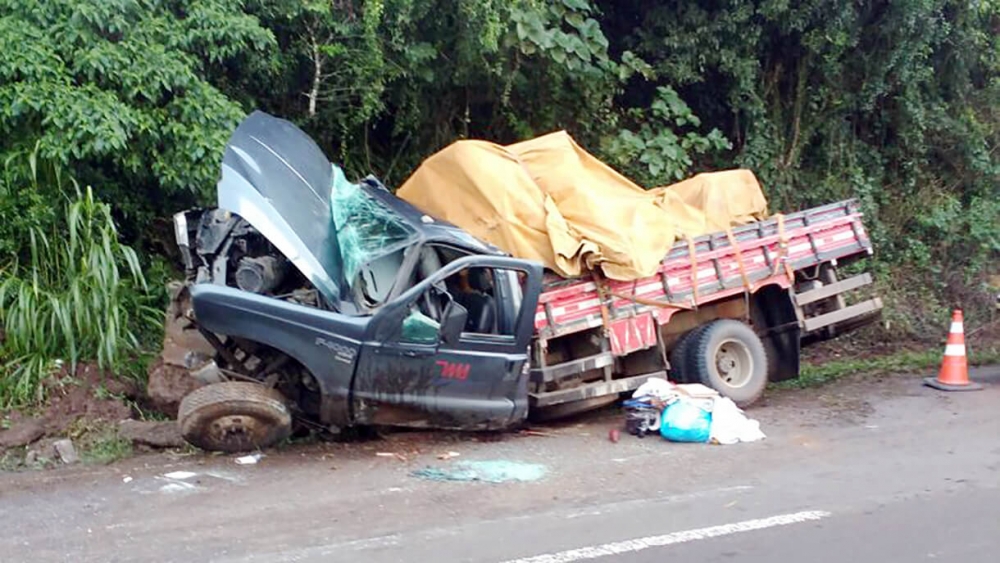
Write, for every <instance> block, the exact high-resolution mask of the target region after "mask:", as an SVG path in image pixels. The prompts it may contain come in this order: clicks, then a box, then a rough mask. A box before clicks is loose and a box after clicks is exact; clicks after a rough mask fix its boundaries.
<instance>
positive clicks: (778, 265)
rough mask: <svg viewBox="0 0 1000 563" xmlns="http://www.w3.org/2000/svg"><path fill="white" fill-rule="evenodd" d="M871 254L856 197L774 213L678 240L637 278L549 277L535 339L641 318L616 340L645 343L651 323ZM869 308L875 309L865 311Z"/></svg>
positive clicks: (783, 284) (624, 349) (623, 349)
mask: <svg viewBox="0 0 1000 563" xmlns="http://www.w3.org/2000/svg"><path fill="white" fill-rule="evenodd" d="M731 241H734V242H735V246H734V245H733V244H732V242H731ZM871 253H872V245H871V241H870V240H869V237H868V234H867V233H866V231H865V228H864V225H863V224H862V214H861V211H860V208H859V204H858V202H857V201H856V200H853V199H851V200H845V201H841V202H838V203H833V204H829V205H824V206H820V207H815V208H812V209H808V210H805V211H800V212H797V213H791V214H787V215H783V216H775V217H772V218H771V219H769V220H767V221H761V222H758V223H753V224H750V225H745V226H741V227H736V228H734V229H731V231H730V232H725V231H723V232H718V233H713V234H710V235H705V236H702V237H698V238H696V239H694V240H693V241H686V240H680V241H678V242H677V243H676V244H675V245H674V247H673V248H672V249H671V251H670V252H669V253H667V255H666V256H665V257H664V258H663V261H662V262H661V264H660V268H659V270H658V272H657V273H656V274H654V275H652V276H649V277H647V278H644V279H640V280H636V281H630V282H621V281H615V280H598V279H596V278H589V279H588V278H575V279H566V278H562V277H559V276H557V275H554V274H551V273H549V274H547V276H546V279H545V285H544V289H543V292H542V295H541V297H540V299H539V302H538V308H537V310H536V313H535V331H536V334H537V335H538V336H539V337H540V338H543V339H551V338H556V337H559V336H563V335H567V334H572V333H575V332H578V331H582V330H587V329H590V328H595V327H599V326H601V325H602V324H604V325H607V324H609V323H614V321H617V320H621V319H625V318H628V319H633V320H636V319H638V320H640V321H642V320H643V319H647V321H646V322H639V323H638V324H636V323H635V322H634V321H630V322H629V323H628V325H629V326H628V327H626V329H625V332H626V333H625V334H622V335H619V336H620V337H624V338H628V337H629V334H627V333H629V332H636V334H635V335H634V336H635V337H636V338H639V339H640V340H645V339H647V338H648V337H650V336H652V335H650V334H648V333H649V331H651V330H654V324H653V323H654V321H655V323H656V324H660V325H663V324H666V323H667V322H668V321H669V319H670V317H671V316H672V315H673V314H674V313H676V312H678V311H682V310H690V309H695V308H697V307H698V306H699V305H703V304H706V303H710V302H713V301H718V300H721V299H724V298H726V297H731V296H733V295H737V294H741V293H743V292H745V291H749V292H750V293H753V292H755V291H756V290H757V289H759V288H761V287H763V286H766V285H772V284H776V285H779V286H781V287H784V288H788V287H791V286H792V285H793V284H794V283H795V272H796V271H798V270H802V269H806V268H810V267H813V266H818V265H819V264H822V263H824V262H830V261H834V263H836V261H837V260H844V259H849V258H851V257H855V256H861V255H867V254H871ZM695 279H697V284H695ZM598 281H600V285H601V289H600V292H599V288H598ZM602 295H603V299H602ZM602 303H603V304H604V305H605V306H604V307H602ZM876 305H877V306H880V304H873V303H869V304H868V305H866V306H867V307H869V308H871V307H876ZM854 312H855V313H857V311H854ZM614 324H618V325H620V326H622V323H614ZM806 328H807V330H808V327H806ZM613 332H619V331H614V330H613ZM612 336H613V338H612V340H615V338H614V335H612ZM614 347H615V348H619V350H616V352H617V353H616V355H618V354H621V353H622V352H624V353H627V349H628V348H632V347H631V346H628V345H621V346H614Z"/></svg>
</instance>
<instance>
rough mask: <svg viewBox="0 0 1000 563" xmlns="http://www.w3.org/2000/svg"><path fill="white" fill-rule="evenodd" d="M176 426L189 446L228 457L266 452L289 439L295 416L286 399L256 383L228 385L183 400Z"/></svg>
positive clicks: (208, 387)
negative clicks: (241, 453)
mask: <svg viewBox="0 0 1000 563" xmlns="http://www.w3.org/2000/svg"><path fill="white" fill-rule="evenodd" d="M177 422H178V423H179V424H180V427H181V435H182V436H183V437H184V439H185V440H187V441H188V443H190V444H192V445H194V446H197V447H199V448H201V449H203V450H212V451H220V452H227V453H235V452H243V451H248V450H254V449H258V448H266V447H268V446H271V445H274V444H276V443H277V442H279V441H281V440H283V439H285V438H287V437H288V436H289V435H290V434H291V431H292V414H291V412H290V411H289V410H288V406H287V405H286V404H285V397H284V395H282V394H281V393H280V392H278V391H277V390H275V389H270V388H267V387H264V386H263V385H260V384H257V383H250V382H243V381H226V382H223V383H213V384H211V385H206V386H205V387H201V388H199V389H196V390H194V391H192V392H191V393H189V394H188V395H186V396H185V397H184V399H183V400H181V405H180V408H179V409H178V414H177Z"/></svg>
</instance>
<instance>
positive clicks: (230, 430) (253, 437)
mask: <svg viewBox="0 0 1000 563" xmlns="http://www.w3.org/2000/svg"><path fill="white" fill-rule="evenodd" d="M270 427H271V425H270V424H268V423H267V422H266V421H263V420H260V419H258V418H257V417H253V416H247V415H244V414H236V415H227V416H220V417H219V418H217V419H215V420H213V421H212V424H211V426H209V436H210V438H211V440H212V442H214V443H215V444H218V445H229V446H235V447H247V446H252V445H254V444H258V443H260V442H261V440H262V439H263V438H264V436H265V435H266V434H267V433H268V432H269V431H270Z"/></svg>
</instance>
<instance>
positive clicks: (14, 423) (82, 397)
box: [3, 364, 141, 446]
mask: <svg viewBox="0 0 1000 563" xmlns="http://www.w3.org/2000/svg"><path fill="white" fill-rule="evenodd" d="M45 392H46V396H47V397H48V399H47V400H46V403H45V405H44V406H43V407H41V408H40V409H38V410H34V411H31V412H18V411H11V412H8V413H5V414H4V415H3V418H4V419H5V420H6V421H7V422H8V423H9V425H10V430H8V432H10V431H22V429H25V428H27V429H35V430H37V431H32V432H31V433H30V439H28V440H19V441H18V443H17V444H13V445H16V446H23V445H26V444H30V443H32V442H35V441H36V440H38V439H39V438H42V437H43V436H64V435H67V434H68V433H70V432H71V431H72V430H74V429H79V428H81V427H86V428H92V427H95V426H97V425H98V424H100V423H102V422H103V423H117V422H118V421H120V420H123V419H128V418H132V416H133V407H132V406H131V405H134V404H136V402H137V401H138V400H140V395H141V393H140V388H139V386H138V385H135V384H132V383H129V382H123V381H121V380H119V379H116V378H115V377H113V376H111V375H109V374H108V373H106V372H103V371H102V370H100V369H98V368H97V366H95V365H91V364H81V365H79V366H77V370H76V372H74V373H71V372H70V370H69V368H68V367H64V368H63V369H62V370H61V371H60V372H59V373H57V374H55V375H54V376H53V377H51V378H50V379H49V381H48V382H47V383H46V384H45Z"/></svg>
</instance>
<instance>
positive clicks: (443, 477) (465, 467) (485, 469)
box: [410, 460, 548, 483]
mask: <svg viewBox="0 0 1000 563" xmlns="http://www.w3.org/2000/svg"><path fill="white" fill-rule="evenodd" d="M547 471H548V470H547V469H546V467H545V466H544V465H539V464H536V463H523V462H519V461H506V460H493V461H459V462H456V463H454V464H453V465H451V466H449V467H447V468H439V467H425V468H424V469H418V470H416V471H414V472H412V473H411V474H410V475H412V476H414V477H419V478H421V479H427V480H429V481H484V482H487V483H505V482H508V481H519V482H530V481H537V480H539V479H541V478H542V477H544V476H545V474H546V473H547Z"/></svg>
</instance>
